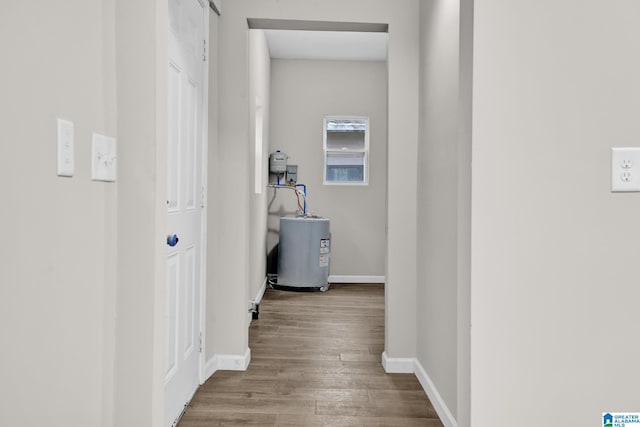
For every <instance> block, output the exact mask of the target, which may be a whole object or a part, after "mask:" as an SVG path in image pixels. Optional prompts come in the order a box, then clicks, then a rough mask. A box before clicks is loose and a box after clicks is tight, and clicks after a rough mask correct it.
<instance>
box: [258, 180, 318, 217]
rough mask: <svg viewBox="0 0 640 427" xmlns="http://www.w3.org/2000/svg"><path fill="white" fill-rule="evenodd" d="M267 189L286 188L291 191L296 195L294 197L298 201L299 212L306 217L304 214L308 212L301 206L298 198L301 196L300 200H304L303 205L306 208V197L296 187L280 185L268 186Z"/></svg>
mask: <svg viewBox="0 0 640 427" xmlns="http://www.w3.org/2000/svg"><path fill="white" fill-rule="evenodd" d="M267 187H270V188H275V189H278V188H287V189H289V190H293V191H294V192H295V193H296V197H297V199H298V207H299V208H300V211H301V212H302V213H303V214H304V215H306V214H307V210H308V209H305V208H304V207H303V206H302V204H301V203H300V196H302V199H303V200H304V205H305V207H308V206H307V196H306V195H305V194H304V193H303V192H302V191H300V190H298V189H297V188H296V187H292V186H290V185H282V184H269V185H267Z"/></svg>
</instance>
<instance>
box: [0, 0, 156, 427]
mask: <svg viewBox="0 0 640 427" xmlns="http://www.w3.org/2000/svg"><path fill="white" fill-rule="evenodd" d="M161 3H162V2H155V1H151V0H149V1H140V2H135V4H133V3H132V2H128V1H119V0H90V1H84V0H83V1H75V0H72V1H67V2H56V3H46V4H36V3H32V2H9V4H5V5H3V12H2V14H1V15H0V50H1V51H2V52H3V67H2V71H1V75H2V79H0V81H1V82H2V83H1V84H2V94H3V95H2V97H1V98H0V121H1V123H0V127H1V128H2V129H3V135H4V142H3V143H2V144H0V155H2V158H3V159H5V160H6V162H5V165H4V166H3V168H2V169H0V177H1V178H2V179H1V182H2V190H3V191H2V194H3V206H4V208H3V213H2V221H3V225H4V238H5V239H6V240H5V241H4V244H3V245H2V249H0V259H1V260H2V261H1V265H2V277H3V278H2V286H0V329H1V330H2V333H1V335H2V337H3V344H4V350H3V351H2V353H1V354H2V355H1V356H0V363H1V364H2V366H3V369H2V384H1V385H0V393H1V396H2V398H1V399H0V402H1V403H0V424H2V425H29V426H31V425H49V426H63V425H64V426H66V425H69V424H70V423H71V424H73V425H91V426H112V425H138V426H151V425H152V424H153V423H154V421H156V420H159V418H156V417H161V416H162V411H163V407H162V390H163V384H162V382H161V381H158V380H157V379H158V378H162V373H161V372H162V360H163V354H164V352H163V346H162V331H163V322H162V316H163V312H162V311H163V308H164V303H163V295H162V290H163V288H164V287H163V283H164V271H165V268H164V263H163V259H162V253H163V252H162V251H163V250H164V245H163V243H162V241H161V238H162V234H163V232H164V231H165V230H164V227H163V223H162V221H163V213H164V215H166V213H165V212H166V208H165V207H164V206H163V200H162V199H164V194H165V193H163V192H162V191H159V190H162V188H163V179H162V178H163V173H164V171H165V170H166V167H163V165H164V164H163V163H162V162H163V161H164V160H163V159H165V158H166V154H165V153H164V152H163V151H162V147H164V146H165V145H166V139H163V138H164V137H163V132H164V127H165V124H166V120H162V117H160V118H159V117H158V116H159V115H162V111H164V110H166V86H167V82H166V78H163V73H166V66H165V65H166V63H167V62H166V40H164V39H163V37H164V34H166V28H167V26H166V22H167V20H166V13H167V12H166V5H164V7H162V4H161ZM159 29H162V31H159ZM163 52H165V53H164V55H165V56H163ZM156 61H157V62H156ZM163 102H164V106H165V108H164V109H163V108H161V106H162V105H163ZM159 106H160V107H159ZM58 117H61V118H65V119H67V120H71V121H73V123H74V124H75V175H74V176H73V177H72V178H59V177H57V176H56V118H58ZM94 131H95V132H99V133H103V134H106V135H109V136H114V137H116V138H117V141H118V181H117V182H116V183H103V182H94V181H92V180H91V167H90V155H91V143H90V141H91V133H92V132H94ZM158 141H159V142H158Z"/></svg>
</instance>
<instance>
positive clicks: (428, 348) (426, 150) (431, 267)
mask: <svg viewBox="0 0 640 427" xmlns="http://www.w3.org/2000/svg"><path fill="white" fill-rule="evenodd" d="M420 9H421V42H422V43H421V49H420V50H421V74H420V76H421V90H420V94H421V105H420V118H421V122H420V124H421V126H420V129H421V131H420V146H419V154H418V183H419V185H418V260H420V262H418V286H417V303H418V309H417V314H418V315H417V323H418V352H417V356H418V360H419V361H420V362H421V364H422V366H423V367H424V368H425V370H426V371H427V373H428V374H429V376H430V377H431V379H432V381H433V382H434V384H435V385H436V388H437V389H438V391H439V392H440V394H441V395H442V397H443V399H444V400H445V401H446V402H447V406H448V407H449V409H450V410H451V411H452V413H453V414H454V415H455V414H456V408H457V395H456V371H457V360H456V357H453V356H454V355H456V352H457V342H456V337H457V272H458V252H457V249H458V248H457V227H458V159H457V154H458V39H459V38H458V28H459V27H458V20H459V5H458V4H457V2H448V1H433V2H428V3H427V2H423V3H421V5H420Z"/></svg>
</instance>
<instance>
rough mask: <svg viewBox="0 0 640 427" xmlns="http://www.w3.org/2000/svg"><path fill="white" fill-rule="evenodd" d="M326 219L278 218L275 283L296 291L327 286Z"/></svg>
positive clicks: (328, 247)
mask: <svg viewBox="0 0 640 427" xmlns="http://www.w3.org/2000/svg"><path fill="white" fill-rule="evenodd" d="M330 252H331V232H330V221H329V220H328V219H326V218H307V217H296V218H294V217H282V218H280V243H279V247H278V283H277V285H276V286H275V287H276V288H280V289H285V290H297V291H326V290H327V289H329V261H330V256H329V254H330Z"/></svg>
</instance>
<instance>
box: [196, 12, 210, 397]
mask: <svg viewBox="0 0 640 427" xmlns="http://www.w3.org/2000/svg"><path fill="white" fill-rule="evenodd" d="M198 2H199V3H200V5H201V6H202V10H203V15H204V16H203V19H204V22H203V28H202V29H203V33H204V34H203V36H204V42H205V48H206V54H205V57H204V61H202V71H203V73H202V83H203V85H202V87H203V93H202V140H201V141H200V144H201V145H202V147H201V148H202V150H201V151H200V152H201V156H202V158H201V159H200V161H201V162H202V165H201V166H202V177H201V179H202V182H201V189H200V191H201V194H200V203H201V206H202V210H201V211H200V239H201V241H200V247H201V251H200V257H201V258H200V325H199V328H200V354H199V357H198V380H199V383H200V385H202V384H203V383H204V382H205V381H206V372H205V371H206V369H205V367H206V358H205V354H206V348H207V346H206V320H207V313H206V310H207V302H206V300H207V212H208V205H209V201H208V199H207V191H208V188H209V186H208V182H207V179H208V176H209V161H208V158H209V157H208V156H209V150H208V148H209V144H208V141H209V58H210V56H211V55H210V54H211V49H210V47H209V46H210V44H209V14H210V12H209V2H208V0H207V1H205V0H198Z"/></svg>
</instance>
